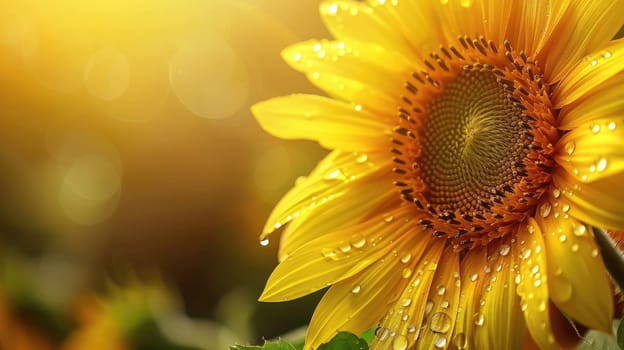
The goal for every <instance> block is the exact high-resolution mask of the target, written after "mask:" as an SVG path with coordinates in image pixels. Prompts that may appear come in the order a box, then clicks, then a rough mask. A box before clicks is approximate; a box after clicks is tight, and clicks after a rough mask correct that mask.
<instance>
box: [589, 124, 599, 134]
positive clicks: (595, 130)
mask: <svg viewBox="0 0 624 350" xmlns="http://www.w3.org/2000/svg"><path fill="white" fill-rule="evenodd" d="M591 131H592V132H593V133H594V134H597V133H599V132H600V124H594V125H593V126H592V128H591Z"/></svg>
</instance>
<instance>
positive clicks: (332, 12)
mask: <svg viewBox="0 0 624 350" xmlns="http://www.w3.org/2000/svg"><path fill="white" fill-rule="evenodd" d="M327 13H328V14H330V15H332V16H334V15H336V13H338V5H337V4H331V5H329V7H328V8H327Z"/></svg>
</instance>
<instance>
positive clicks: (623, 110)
mask: <svg viewBox="0 0 624 350" xmlns="http://www.w3.org/2000/svg"><path fill="white" fill-rule="evenodd" d="M622 91H624V72H622V73H619V74H617V75H615V76H613V77H610V78H607V79H606V80H605V81H603V82H602V83H600V84H599V85H597V86H596V87H594V88H592V89H591V90H590V91H588V92H587V93H586V94H584V95H583V96H581V97H580V98H578V99H577V100H576V101H574V102H573V103H571V104H569V105H567V106H564V107H563V108H562V109H561V111H560V112H559V117H558V120H559V128H560V129H564V130H571V129H574V128H576V127H578V126H580V125H583V124H586V123H588V122H591V121H593V120H596V119H599V118H604V117H606V116H621V115H624V99H623V98H622Z"/></svg>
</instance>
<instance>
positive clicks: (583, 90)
mask: <svg viewBox="0 0 624 350" xmlns="http://www.w3.org/2000/svg"><path fill="white" fill-rule="evenodd" d="M622 71H624V39H619V40H615V41H613V42H611V43H609V45H607V46H605V47H601V48H600V49H599V50H598V51H595V52H592V53H590V54H589V55H587V56H586V57H585V58H584V59H583V60H581V61H579V62H578V63H577V64H576V65H575V66H574V68H572V70H571V71H570V73H568V74H567V75H566V76H565V77H563V79H562V80H561V81H560V82H559V84H557V86H556V87H555V90H554V91H553V96H552V101H553V105H554V107H555V108H561V107H563V106H565V105H568V104H570V103H572V102H574V101H576V100H577V99H579V98H580V97H582V96H583V95H585V94H587V93H588V92H590V91H591V90H592V89H593V88H595V87H596V86H598V85H600V84H601V83H603V82H604V81H606V80H608V79H610V78H612V77H613V76H614V75H616V74H618V73H620V72H622Z"/></svg>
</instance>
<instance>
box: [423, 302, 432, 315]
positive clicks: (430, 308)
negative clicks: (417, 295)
mask: <svg viewBox="0 0 624 350" xmlns="http://www.w3.org/2000/svg"><path fill="white" fill-rule="evenodd" d="M432 309H433V301H431V300H427V304H425V315H428V314H429V313H430V312H431V310H432Z"/></svg>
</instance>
